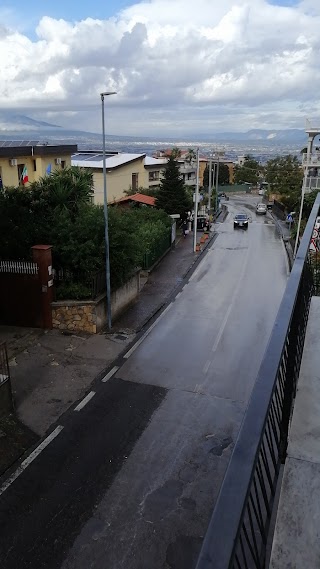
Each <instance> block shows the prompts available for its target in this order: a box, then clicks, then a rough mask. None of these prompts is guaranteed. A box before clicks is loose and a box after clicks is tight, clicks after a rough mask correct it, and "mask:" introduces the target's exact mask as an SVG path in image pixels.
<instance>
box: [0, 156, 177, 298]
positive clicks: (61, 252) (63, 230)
mask: <svg viewBox="0 0 320 569" xmlns="http://www.w3.org/2000/svg"><path fill="white" fill-rule="evenodd" d="M91 193H92V175H91V174H90V173H88V172H87V171H82V170H81V169H79V168H74V167H73V168H69V169H65V170H63V171H61V173H59V172H58V173H55V175H50V176H46V177H45V178H42V179H40V180H39V181H38V182H35V183H33V184H31V185H30V186H27V187H23V188H20V187H18V188H1V189H0V232H1V240H0V258H2V259H28V258H30V248H31V247H32V245H35V244H45V245H52V251H53V265H54V268H56V269H59V268H60V267H62V268H64V269H65V270H67V271H69V273H71V274H72V273H74V274H76V275H77V277H75V279H76V280H75V282H70V281H68V282H66V283H61V284H60V286H59V288H58V290H57V294H58V295H59V299H62V298H67V297H69V298H77V299H82V298H87V297H88V294H89V295H90V294H91V290H90V287H89V286H88V275H91V274H94V273H96V272H98V271H100V270H102V269H105V222H104V211H103V207H101V206H97V205H93V204H92V203H91V200H90V198H91ZM108 218H109V252H110V274H111V288H113V289H115V288H117V287H118V286H119V285H122V284H123V283H124V282H126V280H128V278H129V277H130V276H131V274H132V272H133V271H134V269H135V268H136V267H137V266H139V265H141V262H142V259H143V254H144V252H145V251H146V250H148V249H150V248H153V247H154V246H155V245H156V243H157V241H159V240H161V239H162V237H163V236H164V235H165V234H166V233H167V234H168V230H169V228H170V227H171V223H172V221H171V218H170V217H169V216H168V215H167V214H166V213H165V212H164V211H161V210H156V209H152V208H147V207H144V208H134V209H131V208H129V209H125V208H120V207H109V208H108Z"/></svg>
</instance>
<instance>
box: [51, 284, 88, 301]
mask: <svg viewBox="0 0 320 569" xmlns="http://www.w3.org/2000/svg"><path fill="white" fill-rule="evenodd" d="M56 298H57V300H66V299H68V300H84V299H88V298H91V288H89V287H88V286H85V285H83V284H81V283H75V282H69V281H67V282H65V283H61V284H60V285H59V286H58V287H57V293H56Z"/></svg>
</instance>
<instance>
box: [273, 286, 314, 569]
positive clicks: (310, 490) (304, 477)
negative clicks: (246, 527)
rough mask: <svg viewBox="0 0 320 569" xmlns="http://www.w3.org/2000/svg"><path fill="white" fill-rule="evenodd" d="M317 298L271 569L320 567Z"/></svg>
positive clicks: (297, 396)
mask: <svg viewBox="0 0 320 569" xmlns="http://www.w3.org/2000/svg"><path fill="white" fill-rule="evenodd" d="M319 321H320V297H313V298H312V301H311V306H310V314H309V320H308V325H307V332H306V338H305V345H304V350H303V357H302V362H301V368H300V375H299V382H298V389H297V395H296V400H295V405H294V411H293V416H292V423H291V429H290V433H289V444H288V456H287V460H286V463H285V467H284V476H283V483H282V487H281V494H280V501H279V507H278V514H277V520H276V527H275V533H274V540H273V545H272V553H271V563H270V567H271V568H272V569H306V568H308V569H319V567H320V366H319V360H320V358H319V354H320V334H319Z"/></svg>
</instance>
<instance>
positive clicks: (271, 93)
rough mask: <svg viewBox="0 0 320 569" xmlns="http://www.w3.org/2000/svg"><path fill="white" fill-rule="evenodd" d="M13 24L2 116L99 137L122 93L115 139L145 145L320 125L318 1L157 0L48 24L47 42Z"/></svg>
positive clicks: (0, 45)
mask: <svg viewBox="0 0 320 569" xmlns="http://www.w3.org/2000/svg"><path fill="white" fill-rule="evenodd" d="M2 16H3V19H2V22H3V25H4V33H2V34H1V35H0V50H1V70H2V78H3V79H2V82H1V84H0V108H1V109H11V110H12V109H16V110H19V112H20V111H23V112H25V113H26V114H29V115H30V116H34V117H35V118H39V119H43V120H46V119H47V118H48V117H49V113H50V116H53V115H54V122H55V123H60V124H61V125H62V126H68V127H74V128H81V129H82V130H85V129H87V130H91V131H93V130H95V131H99V130H100V99H99V93H100V92H101V91H103V90H106V89H112V90H115V91H117V93H118V95H117V96H115V97H110V99H109V98H108V101H107V111H108V116H107V119H108V130H109V132H112V133H114V134H117V133H118V134H138V135H139V134H140V135H142V134H146V135H148V134H149V135H152V134H168V135H174V134H175V132H179V133H180V134H181V135H183V133H184V132H185V133H186V134H190V133H191V132H194V133H197V132H199V133H205V132H215V131H219V130H220V131H221V130H231V129H241V130H246V129H249V128H252V127H256V126H261V127H266V128H267V127H270V128H276V127H279V128H285V127H287V126H298V127H301V128H303V126H304V119H305V117H306V116H308V115H309V113H311V112H312V113H313V115H314V114H317V115H320V103H319V102H318V100H319V98H318V92H319V89H320V73H319V71H320V70H319V67H320V63H319V62H320V58H319V51H320V39H319V29H320V3H319V1H318V0H304V1H302V2H300V4H298V5H296V6H295V7H291V8H285V7H280V6H275V5H271V4H269V3H268V2H267V1H266V0H224V2H217V0H216V1H215V2H213V1H212V0H197V2H196V3H195V2H194V0H175V1H174V2H173V1H172V0H151V1H148V2H141V3H138V4H136V5H134V6H131V7H130V8H127V9H126V10H123V11H122V12H120V13H119V14H118V15H117V16H116V17H113V18H110V19H109V20H105V21H103V20H97V19H92V18H87V19H85V20H83V21H80V22H73V23H71V22H66V21H64V20H55V19H53V18H49V17H47V16H44V17H43V18H42V19H41V20H40V21H39V23H38V26H37V28H36V36H35V37H36V39H29V38H28V37H26V36H25V35H23V34H22V33H20V32H19V31H18V30H15V29H14V30H11V31H9V30H8V28H7V27H6V25H7V23H6V17H5V14H2ZM10 17H11V21H12V15H11V16H10ZM8 26H9V23H8ZM52 113H53V115H52Z"/></svg>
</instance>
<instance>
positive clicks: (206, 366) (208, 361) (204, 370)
mask: <svg viewBox="0 0 320 569" xmlns="http://www.w3.org/2000/svg"><path fill="white" fill-rule="evenodd" d="M210 364H211V360H207V361H206V363H205V364H204V366H203V368H202V372H203V373H207V371H208V369H209V367H210Z"/></svg>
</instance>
